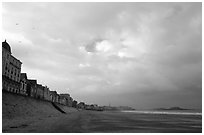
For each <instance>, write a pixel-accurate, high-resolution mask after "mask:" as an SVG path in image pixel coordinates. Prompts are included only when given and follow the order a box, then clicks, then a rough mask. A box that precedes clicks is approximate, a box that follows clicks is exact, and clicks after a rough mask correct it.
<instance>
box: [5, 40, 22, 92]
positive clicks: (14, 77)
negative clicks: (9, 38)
mask: <svg viewBox="0 0 204 135" xmlns="http://www.w3.org/2000/svg"><path fill="white" fill-rule="evenodd" d="M21 64H22V62H21V61H20V60H18V59H17V58H15V57H14V56H13V55H12V53H11V47H10V45H9V44H8V43H7V42H6V40H5V41H4V42H2V89H3V90H6V91H10V92H14V93H19V92H20V86H21V84H20V73H21Z"/></svg>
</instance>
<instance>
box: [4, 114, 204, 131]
mask: <svg viewBox="0 0 204 135" xmlns="http://www.w3.org/2000/svg"><path fill="white" fill-rule="evenodd" d="M12 121H13V122H12ZM16 121H18V120H16ZM6 123H7V125H5V124H6ZM3 132H8V133H12V132H13V133H197V132H198V133H201V132H202V119H201V115H165V114H139V113H124V112H116V111H115V112H111V111H103V112H97V111H86V110H80V111H77V112H74V113H73V112H70V113H68V114H60V115H53V116H47V117H46V116H44V117H39V116H38V117H37V116H36V117H30V118H25V119H21V122H20V123H19V122H17V123H16V125H15V120H10V124H8V122H5V121H4V119H3Z"/></svg>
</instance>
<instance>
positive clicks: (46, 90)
mask: <svg viewBox="0 0 204 135" xmlns="http://www.w3.org/2000/svg"><path fill="white" fill-rule="evenodd" d="M43 89H44V95H43V96H44V99H45V100H47V101H51V99H50V89H49V88H48V87H47V86H45V87H43Z"/></svg>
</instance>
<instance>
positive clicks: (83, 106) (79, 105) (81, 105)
mask: <svg viewBox="0 0 204 135" xmlns="http://www.w3.org/2000/svg"><path fill="white" fill-rule="evenodd" d="M77 107H78V108H81V109H85V103H84V102H80V103H79V104H78V105H77Z"/></svg>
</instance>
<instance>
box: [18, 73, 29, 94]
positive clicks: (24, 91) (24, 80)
mask: <svg viewBox="0 0 204 135" xmlns="http://www.w3.org/2000/svg"><path fill="white" fill-rule="evenodd" d="M27 80H28V79H27V74H26V73H21V77H20V83H21V87H20V94H22V95H27V94H28V93H27Z"/></svg>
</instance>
